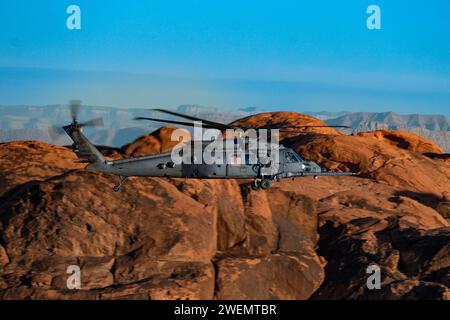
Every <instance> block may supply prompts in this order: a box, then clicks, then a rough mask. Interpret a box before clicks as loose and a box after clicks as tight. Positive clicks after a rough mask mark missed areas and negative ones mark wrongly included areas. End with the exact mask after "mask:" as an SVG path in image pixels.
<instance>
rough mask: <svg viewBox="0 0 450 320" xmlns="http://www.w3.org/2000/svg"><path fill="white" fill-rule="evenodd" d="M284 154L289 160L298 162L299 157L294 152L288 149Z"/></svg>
mask: <svg viewBox="0 0 450 320" xmlns="http://www.w3.org/2000/svg"><path fill="white" fill-rule="evenodd" d="M284 155H285V157H286V161H287V162H298V159H297V157H296V156H295V154H294V153H292V152H289V151H288V152H285V154H284Z"/></svg>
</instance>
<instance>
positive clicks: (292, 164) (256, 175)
mask: <svg viewBox="0 0 450 320" xmlns="http://www.w3.org/2000/svg"><path fill="white" fill-rule="evenodd" d="M79 107H80V102H79V101H71V103H70V112H71V117H72V122H71V123H70V124H68V125H66V126H63V127H62V129H63V130H64V132H65V133H67V135H68V136H69V137H70V138H71V139H72V141H73V144H72V150H73V151H74V152H75V154H76V155H77V157H78V158H79V159H80V160H77V162H82V163H87V164H88V165H87V166H86V167H85V169H86V170H91V171H98V172H102V173H108V174H113V175H117V176H119V177H120V180H119V182H118V184H117V185H115V186H114V187H113V191H114V192H118V191H119V190H120V188H121V187H122V185H123V183H124V182H125V181H126V179H127V178H128V177H131V176H139V177H167V178H187V179H252V182H251V187H252V189H254V190H258V189H268V188H269V187H270V186H271V184H272V182H273V181H280V180H281V179H285V178H291V179H294V178H297V177H307V176H311V177H314V178H315V179H317V178H318V177H319V176H354V175H357V173H354V172H328V171H327V170H326V169H325V168H321V167H320V166H319V165H318V164H317V163H315V162H313V161H308V160H305V159H303V158H302V157H301V156H300V155H299V154H297V152H295V151H294V150H293V149H292V148H289V147H285V146H284V145H282V144H278V143H274V144H272V143H271V141H269V143H268V146H269V147H268V149H267V150H265V151H264V156H261V152H260V151H261V150H259V144H258V143H259V142H260V139H261V134H259V132H260V131H261V130H264V129H265V128H257V129H253V128H247V127H242V126H236V125H233V124H223V123H219V122H213V121H209V120H206V119H201V118H198V117H194V116H190V115H185V114H181V113H177V112H174V111H171V110H165V109H152V110H153V111H157V112H161V113H165V114H168V115H170V116H175V117H180V118H184V119H187V120H190V121H193V122H187V121H178V120H168V119H158V118H150V117H137V118H134V119H135V120H147V121H156V122H161V123H170V124H176V125H181V126H190V127H197V126H198V125H199V124H200V125H203V129H212V130H216V131H218V132H219V134H220V132H223V131H227V132H228V131H230V130H236V129H237V131H238V132H239V133H240V134H239V135H238V136H237V137H236V136H234V137H232V138H231V139H230V138H227V137H222V140H216V141H219V143H217V142H216V144H217V148H216V149H215V153H216V154H219V155H221V157H220V158H221V159H224V158H226V160H228V161H225V162H216V163H205V162H199V161H196V159H194V158H195V156H194V152H192V153H191V152H186V151H190V150H191V148H194V147H195V146H198V145H200V149H201V151H205V149H206V148H208V145H209V143H210V142H211V141H195V140H190V141H189V142H183V143H180V146H179V147H174V148H173V150H172V151H170V152H165V153H159V154H155V155H149V156H141V157H136V158H127V159H120V160H109V159H106V158H105V157H104V155H103V154H102V153H101V152H100V151H99V150H98V149H97V148H96V147H95V146H94V144H92V143H91V142H90V141H89V140H88V139H87V138H86V136H85V135H84V134H83V128H85V127H91V126H102V125H103V120H102V119H101V118H98V119H93V120H90V121H87V122H84V123H83V122H78V119H77V114H78V110H79ZM302 127H305V128H306V127H345V126H302ZM346 128H348V127H346ZM58 129H59V130H60V129H61V128H58ZM252 129H253V130H256V131H254V132H256V142H257V143H256V144H253V148H250V150H246V149H245V147H249V142H248V141H249V140H248V139H246V138H248V136H247V135H246V134H245V132H246V131H248V130H252ZM271 129H273V128H271ZM181 130H185V129H181ZM194 130H195V128H194ZM276 130H278V131H279V132H288V133H305V131H298V130H287V129H285V128H278V129H276ZM185 131H186V130H185ZM57 132H58V133H61V131H57ZM242 132H243V134H242ZM230 141H232V143H230ZM255 146H256V147H255ZM177 154H178V155H179V156H180V157H179V158H178V159H176V157H175V159H174V155H177ZM272 155H276V157H272ZM180 159H181V160H180ZM189 160H191V161H189ZM275 162H276V165H274V163H275Z"/></svg>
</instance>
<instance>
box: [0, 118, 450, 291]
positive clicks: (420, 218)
mask: <svg viewBox="0 0 450 320" xmlns="http://www.w3.org/2000/svg"><path fill="white" fill-rule="evenodd" d="M239 123H241V124H242V125H248V126H254V127H263V126H270V125H279V124H282V125H283V126H285V127H293V128H295V127H296V126H297V127H299V126H301V125H304V124H319V123H322V122H320V121H319V120H317V119H314V118H311V117H309V116H304V115H298V114H295V113H274V114H263V115H257V116H254V117H250V118H247V119H243V120H240V121H239ZM322 124H323V123H322ZM171 130H173V128H172V129H167V128H165V129H161V130H160V131H157V132H155V133H153V134H151V135H148V136H144V137H143V138H140V139H137V140H136V141H135V142H134V143H132V144H129V145H127V146H125V147H124V148H123V149H122V150H123V152H124V153H125V154H126V156H130V155H136V156H137V155H141V154H149V153H154V152H161V151H167V150H168V149H170V146H171V143H172V142H170V141H169V140H168V139H169V137H170V133H171ZM309 130H310V131H311V132H315V133H311V134H307V135H304V134H303V135H295V136H294V135H291V134H290V135H289V136H286V137H285V139H284V141H283V143H285V144H287V145H291V146H293V147H294V148H295V149H296V150H298V151H299V152H300V153H301V154H302V155H303V156H304V157H305V158H308V159H311V160H314V161H317V162H319V163H320V164H321V165H324V166H327V167H328V168H330V169H339V170H345V171H349V170H357V171H361V172H362V173H363V176H362V177H340V178H332V177H326V178H321V179H319V180H313V179H312V178H298V179H296V180H294V181H291V180H284V181H282V182H279V183H274V185H273V187H271V188H270V189H269V190H267V191H258V192H255V191H252V190H251V189H250V188H249V186H248V184H247V182H246V181H235V180H194V179H192V180H191V179H160V178H130V179H129V181H127V183H126V184H125V185H124V186H123V188H122V190H121V192H119V193H113V192H112V191H111V187H112V185H113V184H114V183H115V182H116V177H112V176H109V175H105V174H99V173H96V172H87V171H83V170H81V169H80V167H81V166H82V165H80V164H76V163H74V162H73V160H75V159H76V158H75V155H74V154H73V153H72V152H71V151H70V150H69V149H66V148H62V147H54V146H50V145H46V144H43V143H40V142H12V143H6V144H1V145H0V176H1V178H2V180H1V181H2V184H1V185H0V187H1V190H0V191H1V195H0V298H4V299H22V298H34V299H39V298H40V299H49V298H54V299H61V298H74V299H119V298H136V299H176V298H180V299H199V298H208V299H209V298H217V299H307V298H310V297H311V296H312V297H313V298H315V299H376V298H383V299H423V298H428V299H446V298H447V299H448V298H449V293H448V292H449V291H448V288H449V285H450V284H449V280H448V279H449V278H450V273H449V272H450V258H449V254H448V253H449V252H450V249H449V245H450V236H449V229H450V227H449V224H448V223H449V222H448V220H447V219H448V212H447V211H448V210H447V205H446V204H448V201H449V198H448V194H450V193H449V192H450V189H449V185H450V183H449V182H450V181H449V177H450V174H449V173H450V164H449V163H448V162H445V161H442V160H440V159H430V158H429V157H426V156H424V155H422V153H430V152H431V153H437V152H439V150H438V148H437V147H435V146H433V145H430V144H429V143H428V142H424V141H422V140H420V138H418V137H416V136H414V137H411V136H409V134H404V133H402V132H394V133H392V132H385V131H383V132H378V133H363V134H359V135H355V136H348V135H344V134H341V133H339V132H337V131H335V130H334V129H331V128H316V129H309ZM106 151H107V150H106ZM106 151H105V152H106ZM111 154H112V153H111ZM371 263H376V264H377V265H379V266H380V268H381V270H382V274H383V276H382V283H383V284H382V290H375V291H373V290H368V289H367V287H366V279H367V274H366V268H367V266H368V265H370V264H371ZM70 264H76V265H79V266H80V267H81V272H82V289H81V290H73V291H69V290H67V289H66V279H67V274H66V268H67V266H68V265H70Z"/></svg>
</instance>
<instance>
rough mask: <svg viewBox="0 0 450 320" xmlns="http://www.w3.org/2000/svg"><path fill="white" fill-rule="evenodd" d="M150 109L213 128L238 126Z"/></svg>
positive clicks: (223, 128) (221, 128)
mask: <svg viewBox="0 0 450 320" xmlns="http://www.w3.org/2000/svg"><path fill="white" fill-rule="evenodd" d="M151 110H153V111H158V112H162V113H167V114H170V115H172V116H176V117H181V118H185V119H189V120H192V121H202V122H203V123H205V124H207V125H209V126H210V127H211V128H214V129H219V130H227V129H237V128H239V127H236V126H230V125H228V124H224V123H219V122H214V121H209V120H205V119H201V118H197V117H193V116H188V115H185V114H182V113H178V112H174V111H170V110H165V109H151ZM243 129H245V128H243Z"/></svg>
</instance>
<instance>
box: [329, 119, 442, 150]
mask: <svg viewBox="0 0 450 320" xmlns="http://www.w3.org/2000/svg"><path fill="white" fill-rule="evenodd" d="M326 122H327V123H328V124H330V125H346V126H350V127H352V128H354V130H355V132H360V131H369V130H381V129H389V130H403V131H409V132H413V133H416V134H418V135H420V136H422V137H424V138H427V139H428V140H431V141H433V142H435V143H437V144H438V145H439V146H440V147H441V148H443V149H444V150H445V151H446V152H450V121H449V119H448V118H447V117H446V116H443V115H419V114H411V115H400V114H397V113H395V112H383V113H373V112H355V113H348V114H345V115H342V116H339V117H337V118H331V119H328V120H327V121H326Z"/></svg>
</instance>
